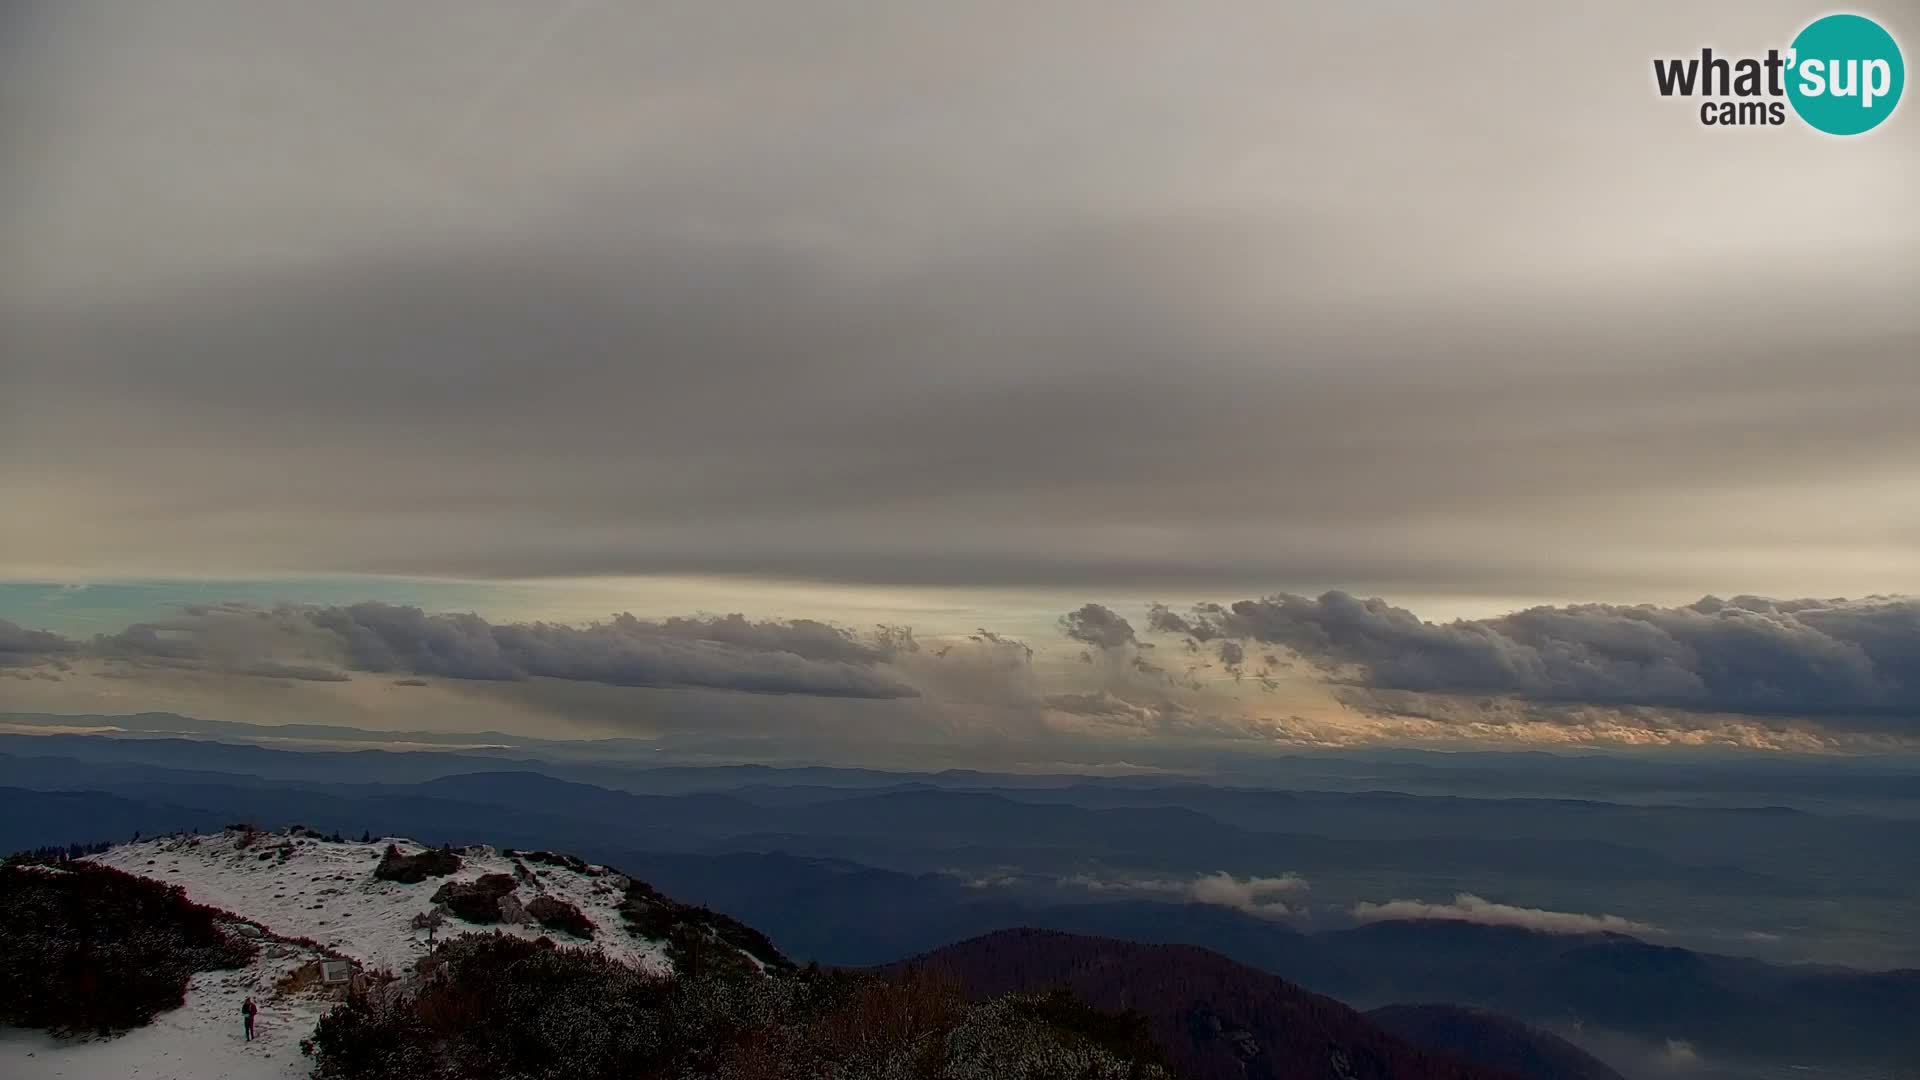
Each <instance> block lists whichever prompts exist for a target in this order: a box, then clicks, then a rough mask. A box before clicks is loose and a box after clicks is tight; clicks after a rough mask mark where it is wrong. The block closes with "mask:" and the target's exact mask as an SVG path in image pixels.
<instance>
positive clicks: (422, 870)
mask: <svg viewBox="0 0 1920 1080" xmlns="http://www.w3.org/2000/svg"><path fill="white" fill-rule="evenodd" d="M459 869H460V856H458V855H456V854H454V853H453V852H452V851H451V850H449V849H447V848H428V849H427V850H425V851H422V852H420V853H419V854H417V855H402V854H400V849H399V848H398V847H395V846H394V845H392V844H388V845H387V850H386V853H385V854H383V855H381V856H380V865H379V866H376V867H374V868H373V876H374V877H377V878H379V879H381V880H382V881H397V882H399V883H401V884H402V885H418V884H419V883H421V882H423V881H425V880H427V879H428V878H430V877H446V876H447V875H448V874H452V873H456V872H458V871H459Z"/></svg>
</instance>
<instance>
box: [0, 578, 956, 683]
mask: <svg viewBox="0 0 1920 1080" xmlns="http://www.w3.org/2000/svg"><path fill="white" fill-rule="evenodd" d="M916 648H917V645H916V643H914V642H913V640H912V638H911V636H910V635H909V634H906V633H905V632H903V631H900V630H898V629H894V628H882V629H881V631H879V632H877V633H875V634H873V635H871V636H870V637H869V638H866V639H861V638H859V637H856V635H854V634H853V633H852V632H850V631H847V630H844V629H841V628H837V627H833V626H829V625H827V624H825V623H821V622H818V621H815V620H812V619H794V620H790V621H782V620H762V621H751V620H748V619H746V618H744V617H742V616H739V615H723V616H704V617H685V616H681V617H674V618H669V619H665V620H661V621H652V620H645V619H638V618H635V617H634V616H633V615H631V614H621V615H616V616H614V617H613V618H611V619H609V620H607V621H605V622H600V623H593V624H590V625H587V626H583V627H576V626H566V625H561V624H557V623H498V624H496V623H490V622H488V621H487V620H486V619H483V618H481V617H479V616H477V615H472V614H435V613H429V612H426V611H423V610H421V609H420V608H416V607H407V606H402V605H396V604H385V603H377V602H368V603H360V604H351V605H346V606H298V605H282V606H279V607H276V608H272V609H266V608H254V607H248V606H244V605H219V606H213V607H195V608H191V609H189V610H187V611H186V612H184V613H183V614H182V615H181V616H180V617H178V618H175V619H171V620H165V621H160V622H151V623H136V624H134V625H131V626H129V627H127V628H126V629H124V630H121V631H119V632H117V633H113V634H101V635H97V636H95V637H94V638H93V639H92V641H90V642H81V641H75V640H71V639H68V638H65V637H62V636H61V635H58V634H53V633H48V632H45V631H30V630H24V629H22V628H20V627H18V626H16V625H14V624H13V623H10V622H5V621H0V666H13V667H29V666H38V665H49V666H51V665H64V664H66V663H67V662H68V660H69V659H77V658H80V657H86V658H89V659H96V660H101V661H106V662H109V663H116V662H117V663H121V664H125V665H131V666H133V667H136V668H138V667H147V668H170V669H177V670H183V671H205V672H212V673H218V674H225V675H239V676H257V677H262V678H273V679H293V680H298V681H304V682H344V681H347V680H348V679H349V678H350V677H351V676H350V675H348V674H347V671H359V672H373V673H382V674H398V675H404V676H422V675H426V676H438V677H441V678H447V679H461V680H475V681H482V682H517V681H521V680H526V679H532V678H548V679H559V680H567V681H576V682H592V683H604V684H607V685H609V686H626V687H671V686H684V687H703V688H708V689H717V690H741V691H748V692H755V693H780V694H807V695H816V696H822V697H852V698H910V697H915V696H917V695H918V693H919V691H918V690H916V689H915V688H914V687H913V686H911V685H909V684H908V683H907V682H906V681H905V680H904V679H903V678H902V675H901V671H900V670H899V669H898V668H896V667H891V666H889V665H888V661H890V660H891V659H893V658H894V657H896V656H897V655H898V654H900V653H902V652H906V651H911V650H913V649H916ZM957 663H958V661H956V664H957ZM343 668H344V669H346V670H342V669H343ZM398 682H399V683H400V684H401V685H415V684H416V682H417V680H415V679H401V680H398Z"/></svg>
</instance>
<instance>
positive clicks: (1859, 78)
mask: <svg viewBox="0 0 1920 1080" xmlns="http://www.w3.org/2000/svg"><path fill="white" fill-rule="evenodd" d="M1787 63H1788V74H1787V100H1789V101H1791V102H1792V103H1793V111H1794V112H1797V113H1799V114H1800V119H1802V120H1805V121H1806V122H1807V123H1808V124H1810V125H1812V126H1813V127H1815V128H1817V129H1819V130H1821V131H1824V132H1826V133H1827V134H1829V135H1858V134H1860V133H1861V132H1863V131H1871V130H1873V129H1874V128H1875V127H1878V126H1879V125H1880V122H1881V121H1883V120H1885V119H1886V118H1887V117H1888V116H1890V115H1892V113H1893V109H1894V106H1896V105H1898V104H1900V91H1901V90H1902V89H1904V88H1905V86H1906V84H1907V65H1906V62H1905V61H1904V60H1902V59H1901V57H1900V46H1899V45H1898V44H1897V43H1896V42H1895V41H1894V40H1893V35H1892V34H1889V33H1887V32H1886V30H1885V29H1884V28H1882V27H1881V25H1880V24H1879V23H1877V22H1874V21H1873V20H1872V19H1869V18H1866V17H1864V16H1861V15H1828V16H1826V17H1825V18H1821V19H1815V20H1814V21H1813V22H1811V23H1808V24H1807V28H1806V29H1804V30H1802V31H1800V36H1798V37H1796V38H1794V39H1793V51H1792V52H1791V53H1790V54H1789V59H1788V61H1787Z"/></svg>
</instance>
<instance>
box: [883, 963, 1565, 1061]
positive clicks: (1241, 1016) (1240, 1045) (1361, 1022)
mask: <svg viewBox="0 0 1920 1080" xmlns="http://www.w3.org/2000/svg"><path fill="white" fill-rule="evenodd" d="M890 969H891V970H894V971H898V972H909V971H911V972H920V973H928V974H932V975H934V976H936V977H944V978H950V979H953V980H955V981H956V982H958V983H959V985H960V986H961V987H963V988H964V989H965V990H966V991H967V992H968V993H969V994H972V995H975V996H979V997H988V996H992V995H995V994H1002V993H1008V992H1034V991H1047V990H1066V991H1069V992H1071V993H1073V994H1074V995H1075V996H1077V997H1080V998H1081V999H1083V1000H1085V1001H1086V1002H1088V1003H1089V1004H1091V1005H1094V1006H1095V1007H1097V1008H1103V1009H1112V1010H1134V1011H1137V1012H1139V1013H1141V1014H1143V1015H1145V1016H1146V1018H1147V1021H1148V1026H1149V1028H1150V1030H1151V1031H1152V1032H1153V1035H1154V1038H1155V1039H1156V1041H1158V1042H1159V1043H1160V1046H1161V1049H1162V1050H1164V1051H1165V1052H1166V1054H1167V1058H1168V1060H1169V1061H1170V1062H1171V1063H1172V1064H1173V1066H1174V1068H1175V1069H1176V1070H1178V1071H1179V1072H1180V1073H1181V1074H1182V1075H1184V1076H1187V1077H1189V1078H1191V1080H1519V1078H1520V1077H1521V1076H1522V1075H1523V1074H1520V1073H1514V1072H1507V1071H1504V1070H1500V1069H1495V1068H1488V1067H1485V1066H1480V1065H1474V1064H1470V1063H1468V1062H1466V1061H1464V1060H1461V1059H1458V1058H1454V1057H1449V1056H1446V1055H1443V1054H1440V1053H1437V1052H1434V1051H1430V1050H1428V1049H1425V1048H1423V1047H1421V1046H1419V1045H1416V1044H1415V1043H1413V1042H1412V1041H1409V1040H1406V1039H1403V1038H1401V1037H1399V1036H1397V1035H1394V1034H1391V1033H1389V1032H1387V1031H1386V1030H1384V1029H1382V1028H1381V1027H1380V1026H1379V1025H1376V1024H1374V1023H1373V1022H1371V1021H1369V1020H1368V1019H1367V1018H1366V1017H1365V1016H1363V1015H1361V1014H1360V1013H1358V1012H1355V1011H1354V1010H1352V1009H1350V1008H1348V1007H1346V1006H1345V1005H1342V1004H1340V1003H1339V1002H1337V1001H1334V1000H1333V999H1332V998H1328V997H1323V996H1321V995H1319V994H1315V993H1312V992H1310V991H1307V990H1303V989H1301V988H1300V987H1298V986H1294V985H1293V984H1291V983H1288V982H1287V981H1286V980H1284V979H1281V978H1278V977H1276V976H1273V975H1269V974H1266V973H1265V972H1261V971H1256V970H1254V969H1253V968H1249V967H1247V966H1245V965H1243V964H1237V963H1235V962H1233V961H1232V960H1229V959H1228V958H1226V957H1224V956H1221V955H1220V954H1218V953H1214V952H1209V951H1207V950H1205V949H1200V948H1196V947H1193V946H1190V945H1141V944H1138V943H1136V942H1127V941H1118V940H1115V939H1112V938H1096V937H1086V936H1081V935H1076V934H1066V933H1060V932H1057V931H1049V930H1002V931H998V932H996V933H992V934H988V935H985V936H983V937H978V938H973V939H971V940H968V941H962V942H958V943H956V944H953V945H949V946H946V947H944V948H940V949H936V950H934V951H933V952H930V953H926V954H924V955H921V956H916V957H914V958H912V959H910V960H905V961H901V962H900V963H898V964H894V965H892V966H891V968H890ZM1524 1075H1526V1076H1528V1077H1530V1078H1531V1080H1574V1078H1573V1077H1571V1076H1565V1077H1563V1076H1562V1075H1561V1074H1559V1073H1553V1072H1545V1071H1536V1072H1533V1073H1529V1074H1524Z"/></svg>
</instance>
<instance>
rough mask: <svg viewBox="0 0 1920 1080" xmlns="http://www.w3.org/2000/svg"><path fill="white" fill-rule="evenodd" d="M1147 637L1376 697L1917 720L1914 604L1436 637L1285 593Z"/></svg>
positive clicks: (1496, 625) (1610, 621) (1882, 601)
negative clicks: (1327, 673)
mask: <svg viewBox="0 0 1920 1080" xmlns="http://www.w3.org/2000/svg"><path fill="white" fill-rule="evenodd" d="M1149 625H1150V626H1152V627H1154V628H1155V629H1157V630H1162V631H1164V632H1170V633H1180V634H1184V635H1185V636H1186V637H1187V638H1188V640H1189V641H1192V642H1204V641H1209V640H1213V639H1215V638H1223V639H1231V640H1245V641H1256V642H1260V643H1262V644H1266V645H1273V646H1280V647H1283V648H1285V649H1288V650H1291V651H1292V652H1294V653H1296V654H1298V655H1300V656H1302V657H1305V658H1307V659H1310V660H1312V661H1314V662H1316V663H1318V664H1320V665H1322V666H1323V667H1326V668H1328V669H1330V670H1331V671H1333V672H1334V674H1335V677H1336V678H1339V679H1343V680H1346V681H1350V682H1352V683H1355V684H1358V685H1362V686H1366V687H1369V688H1373V689H1379V690H1401V691H1415V692H1424V693H1438V694H1507V695H1513V696H1516V697H1521V698H1526V699H1530V700H1535V701H1543V702H1588V703H1595V704H1606V705H1625V706H1635V705H1640V706H1654V707H1661V708H1681V709H1696V710H1711V711H1721V712H1730V713H1753V714H1776V713H1790V714H1807V715H1813V714H1822V715H1829V716H1836V717H1839V716H1846V715H1853V716H1857V717H1899V716H1911V715H1913V713H1914V712H1915V710H1916V709H1920V600H1916V599H1913V598H1907V597H1868V598H1865V599H1860V600H1844V599H1834V600H1772V599H1767V598H1764V597H1757V596H1737V597H1734V598H1732V599H1730V600H1723V599H1720V598H1718V597H1712V596H1709V597H1706V598H1703V599H1701V600H1699V601H1697V602H1695V603H1693V604H1688V605H1685V606H1681V607H1659V606H1655V605H1645V604H1643V605H1631V606H1629V605H1616V604H1578V605H1571V606H1567V607H1535V608H1528V609H1526V610H1523V611H1517V612H1514V613H1512V614H1509V615H1503V616H1499V617H1497V618H1489V619H1471V620H1467V619H1462V620H1455V621H1453V622H1447V623H1435V622H1428V621H1426V620H1423V619H1421V618H1420V617H1419V616H1417V615H1415V614H1414V613H1413V612H1411V611H1408V610H1407V609H1405V608H1400V607H1395V606H1393V605H1392V604H1389V603H1388V602H1387V601H1385V600H1382V599H1379V598H1373V599H1361V598H1359V597H1355V596H1352V595H1350V594H1348V593H1344V592H1338V591H1335V592H1328V593H1324V594H1322V595H1321V596H1319V597H1307V596H1299V595H1295V594H1291V593H1280V594H1276V595H1273V596H1269V597H1266V598H1264V599H1259V600H1242V601H1239V602H1237V603H1234V604H1232V605H1230V606H1227V607H1220V606H1218V605H1207V606H1202V607H1199V608H1196V609H1195V610H1194V612H1193V613H1192V614H1191V615H1184V616H1183V615H1179V614H1176V613H1174V612H1172V611H1169V610H1166V609H1165V608H1158V609H1156V610H1155V611H1154V612H1153V613H1152V615H1151V617H1150V619H1149ZM1226 655H1228V654H1226V653H1223V654H1222V656H1223V659H1224V658H1225V656H1226Z"/></svg>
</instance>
